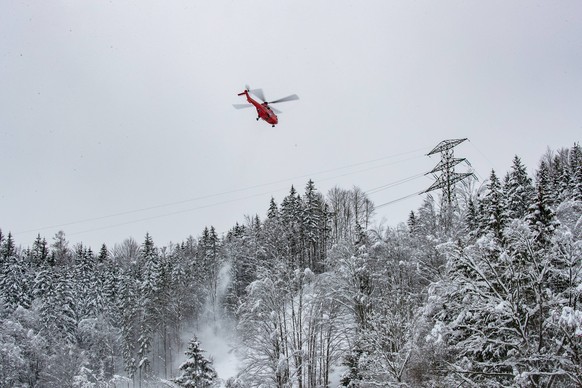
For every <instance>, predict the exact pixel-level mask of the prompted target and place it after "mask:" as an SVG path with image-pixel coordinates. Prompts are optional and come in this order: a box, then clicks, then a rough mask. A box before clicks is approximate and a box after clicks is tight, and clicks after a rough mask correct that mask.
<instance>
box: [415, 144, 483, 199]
mask: <svg viewBox="0 0 582 388" xmlns="http://www.w3.org/2000/svg"><path fill="white" fill-rule="evenodd" d="M465 140H467V138H464V139H451V140H443V141H441V142H440V143H439V144H438V145H437V146H436V147H435V148H433V150H432V151H430V152H429V153H428V154H427V156H430V155H434V154H436V153H440V154H441V160H440V162H439V163H438V164H437V165H436V166H435V167H434V168H433V169H432V170H431V171H429V172H427V174H433V175H434V176H435V179H436V181H435V182H434V183H433V184H432V185H431V186H430V187H429V188H428V189H426V190H425V191H424V193H428V192H429V191H433V190H437V189H442V190H443V199H444V200H445V201H446V202H447V204H448V205H449V206H450V205H451V204H452V203H453V198H454V191H455V183H457V182H459V181H462V180H463V179H465V178H468V177H470V176H474V175H473V173H472V172H464V173H458V172H455V166H456V165H458V164H459V163H461V162H467V159H465V158H455V157H454V152H453V148H454V147H455V146H457V145H459V144H461V143H462V142H464V141H465ZM468 163H469V162H467V164H468ZM439 171H441V172H442V174H441V175H437V172H439Z"/></svg>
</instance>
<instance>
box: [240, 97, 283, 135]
mask: <svg viewBox="0 0 582 388" xmlns="http://www.w3.org/2000/svg"><path fill="white" fill-rule="evenodd" d="M238 95H239V96H246V98H247V101H248V102H249V103H250V104H253V106H254V107H255V108H256V109H257V115H258V117H257V120H258V119H263V120H265V121H266V122H267V123H269V124H271V125H272V126H273V127H274V126H275V125H276V124H278V123H279V119H278V118H277V115H276V114H275V112H273V111H272V110H271V108H270V107H269V104H268V103H267V102H264V103H262V104H261V103H260V102H258V101H256V100H254V99H253V98H252V97H251V96H250V95H249V92H248V90H245V91H244V92H242V93H239V94H238Z"/></svg>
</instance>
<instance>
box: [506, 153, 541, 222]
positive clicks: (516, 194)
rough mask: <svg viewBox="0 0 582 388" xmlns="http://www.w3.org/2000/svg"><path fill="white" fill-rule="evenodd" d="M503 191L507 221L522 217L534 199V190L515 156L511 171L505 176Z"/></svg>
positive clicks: (522, 166) (523, 167)
mask: <svg viewBox="0 0 582 388" xmlns="http://www.w3.org/2000/svg"><path fill="white" fill-rule="evenodd" d="M503 191H504V194H505V198H506V204H505V207H506V215H507V218H509V219H517V218H522V217H524V216H525V215H526V214H527V212H528V209H529V207H530V205H531V204H532V201H533V199H534V197H535V189H534V186H533V183H532V180H531V178H530V177H529V176H528V175H527V171H526V168H525V166H524V165H523V164H522V163H521V159H520V158H519V157H518V156H517V155H516V156H515V157H514V158H513V165H512V166H511V171H510V172H509V173H508V175H507V181H506V183H505V184H504V187H503Z"/></svg>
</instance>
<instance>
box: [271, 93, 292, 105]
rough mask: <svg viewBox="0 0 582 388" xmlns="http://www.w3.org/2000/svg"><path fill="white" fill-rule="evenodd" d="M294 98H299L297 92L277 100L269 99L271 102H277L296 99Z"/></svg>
mask: <svg viewBox="0 0 582 388" xmlns="http://www.w3.org/2000/svg"><path fill="white" fill-rule="evenodd" d="M294 100H299V96H298V95H297V94H292V95H290V96H287V97H283V98H280V99H278V100H275V101H269V104H276V103H279V102H286V101H294Z"/></svg>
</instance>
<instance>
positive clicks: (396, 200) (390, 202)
mask: <svg viewBox="0 0 582 388" xmlns="http://www.w3.org/2000/svg"><path fill="white" fill-rule="evenodd" d="M423 192H424V191H418V192H416V193H412V194H408V195H405V196H404V197H400V198H398V199H395V200H393V201H388V202H385V203H382V204H380V205H378V206H374V208H375V209H380V208H382V207H384V206H388V205H392V204H394V203H396V202H400V201H404V200H405V199H408V198H411V197H415V196H417V195H419V194H422V193H423Z"/></svg>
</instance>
